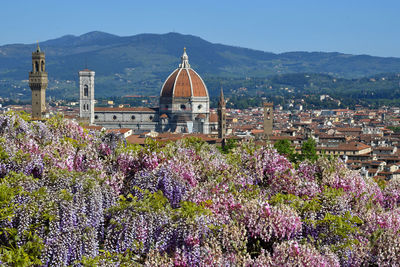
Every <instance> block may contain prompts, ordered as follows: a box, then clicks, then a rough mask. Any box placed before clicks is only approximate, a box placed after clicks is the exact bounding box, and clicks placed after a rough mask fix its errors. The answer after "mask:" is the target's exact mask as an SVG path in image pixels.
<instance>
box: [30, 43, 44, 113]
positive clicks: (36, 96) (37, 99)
mask: <svg viewBox="0 0 400 267" xmlns="http://www.w3.org/2000/svg"><path fill="white" fill-rule="evenodd" d="M47 84H48V77H47V72H46V59H45V55H44V52H42V51H40V47H39V43H38V45H37V49H36V51H35V52H32V71H31V72H29V87H30V88H31V90H32V119H34V120H41V119H42V118H43V116H44V115H45V113H46V88H47Z"/></svg>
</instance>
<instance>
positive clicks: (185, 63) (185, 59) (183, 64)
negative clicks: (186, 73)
mask: <svg viewBox="0 0 400 267" xmlns="http://www.w3.org/2000/svg"><path fill="white" fill-rule="evenodd" d="M179 68H184V69H188V68H190V64H189V57H188V55H187V54H186V47H184V48H183V55H182V56H181V64H179Z"/></svg>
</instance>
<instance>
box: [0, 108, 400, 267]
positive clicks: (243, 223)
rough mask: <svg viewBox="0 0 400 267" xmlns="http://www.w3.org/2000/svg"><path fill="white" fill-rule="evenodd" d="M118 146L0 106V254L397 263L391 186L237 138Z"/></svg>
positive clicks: (59, 260)
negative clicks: (224, 146)
mask: <svg viewBox="0 0 400 267" xmlns="http://www.w3.org/2000/svg"><path fill="white" fill-rule="evenodd" d="M224 152H225V154H221V153H220V152H219V150H218V149H217V148H216V147H215V146H211V145H208V144H207V143H205V142H203V141H201V140H198V139H193V138H188V139H184V140H181V141H177V142H175V143H172V142H171V143H167V144H159V143H156V142H153V141H149V142H147V144H146V145H144V146H134V145H128V144H126V142H125V141H124V140H123V139H122V138H121V137H119V136H116V135H113V134H105V133H102V132H91V131H88V130H85V129H83V128H82V127H81V126H79V124H77V123H75V122H73V121H69V120H64V119H63V118H61V117H54V118H51V119H49V120H47V121H45V122H35V121H30V119H29V116H26V115H19V114H12V113H9V114H5V115H1V116H0V262H1V264H2V265H6V266H7V265H8V266H32V265H34V266H131V265H136V264H138V265H145V266H367V265H379V266H396V265H399V264H400V258H399V256H398V255H399V254H400V249H399V248H400V239H399V236H400V235H399V231H400V207H399V199H400V186H399V184H400V183H399V181H398V180H395V179H394V180H390V181H387V182H386V183H381V184H380V185H378V184H377V183H376V182H375V181H374V180H372V179H369V178H363V177H361V176H360V175H359V174H358V173H357V172H353V171H350V170H348V169H347V168H346V166H345V165H344V163H343V162H341V161H339V160H335V159H327V158H319V159H315V160H314V159H313V161H312V162H311V161H304V162H301V163H299V164H296V165H293V164H292V163H291V162H290V161H289V160H287V159H286V158H285V157H284V156H282V155H279V154H278V153H277V151H276V150H274V149H270V148H266V147H257V146H255V145H254V144H252V143H242V144H238V145H237V146H235V147H232V148H231V149H230V150H227V151H224Z"/></svg>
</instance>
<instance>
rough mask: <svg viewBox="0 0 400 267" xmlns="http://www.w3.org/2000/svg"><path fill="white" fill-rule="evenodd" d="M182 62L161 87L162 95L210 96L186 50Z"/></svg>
mask: <svg viewBox="0 0 400 267" xmlns="http://www.w3.org/2000/svg"><path fill="white" fill-rule="evenodd" d="M181 59H182V63H181V64H179V68H178V69H176V70H174V71H173V72H172V73H171V74H170V75H169V77H168V78H167V80H166V81H165V82H164V85H163V87H162V89H161V94H160V96H161V97H192V96H194V97H208V91H207V87H206V85H205V84H204V82H203V80H202V79H201V77H200V76H199V75H198V74H197V72H195V71H194V70H193V69H191V68H190V65H189V60H188V56H187V54H186V50H185V51H184V52H183V55H182V57H181Z"/></svg>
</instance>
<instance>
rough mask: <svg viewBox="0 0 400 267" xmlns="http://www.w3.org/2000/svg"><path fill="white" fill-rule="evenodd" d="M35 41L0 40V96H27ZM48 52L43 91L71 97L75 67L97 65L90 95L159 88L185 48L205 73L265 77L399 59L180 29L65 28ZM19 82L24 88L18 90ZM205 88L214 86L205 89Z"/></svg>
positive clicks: (374, 69) (391, 65)
mask: <svg viewBox="0 0 400 267" xmlns="http://www.w3.org/2000/svg"><path fill="white" fill-rule="evenodd" d="M35 46H36V44H28V45H25V44H11V45H4V46H0V80H1V81H3V86H2V87H0V90H1V91H0V96H2V95H3V96H4V95H7V94H10V95H12V94H13V93H19V94H21V95H28V94H29V88H28V86H27V83H26V81H25V82H21V81H22V80H26V79H27V78H28V72H29V71H30V68H31V52H32V51H34V49H35ZM40 47H41V49H42V50H43V51H45V53H46V63H47V71H48V73H49V78H50V84H49V90H48V92H49V94H50V95H53V96H58V97H66V96H77V93H78V91H77V85H76V81H77V79H78V71H79V70H81V69H83V68H85V66H87V67H88V68H89V69H92V70H94V71H96V96H111V95H126V94H138V93H140V94H147V95H149V94H153V95H154V94H158V93H159V91H160V87H161V85H162V83H163V81H164V80H165V78H166V77H167V75H168V74H169V73H170V72H171V71H172V70H173V69H175V68H176V67H177V66H178V64H179V60H180V56H181V54H182V50H183V47H187V52H188V55H189V61H190V63H191V65H192V67H193V68H194V69H195V70H196V71H198V72H199V74H200V75H201V76H202V77H203V78H205V80H207V79H208V78H215V77H219V78H221V79H225V78H226V79H230V78H245V77H257V78H260V77H269V76H272V75H275V74H285V73H322V74H329V75H331V76H335V77H341V78H359V77H364V76H370V75H375V74H378V73H390V72H392V73H393V72H400V58H383V57H374V56H367V55H348V54H341V53H325V52H289V53H282V54H274V53H269V52H263V51H257V50H252V49H247V48H241V47H234V46H228V45H222V44H214V43H210V42H208V41H206V40H203V39H201V38H199V37H196V36H192V35H183V34H179V33H167V34H139V35H134V36H127V37H120V36H116V35H112V34H108V33H104V32H98V31H96V32H89V33H86V34H83V35H81V36H73V35H66V36H63V37H60V38H57V39H53V40H48V41H45V42H42V43H40ZM24 89H25V90H24ZM209 89H210V91H211V92H214V91H216V89H217V88H209Z"/></svg>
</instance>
